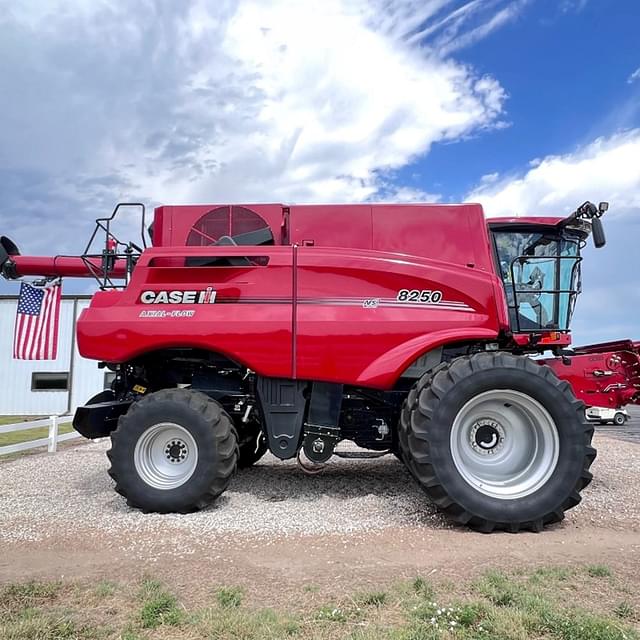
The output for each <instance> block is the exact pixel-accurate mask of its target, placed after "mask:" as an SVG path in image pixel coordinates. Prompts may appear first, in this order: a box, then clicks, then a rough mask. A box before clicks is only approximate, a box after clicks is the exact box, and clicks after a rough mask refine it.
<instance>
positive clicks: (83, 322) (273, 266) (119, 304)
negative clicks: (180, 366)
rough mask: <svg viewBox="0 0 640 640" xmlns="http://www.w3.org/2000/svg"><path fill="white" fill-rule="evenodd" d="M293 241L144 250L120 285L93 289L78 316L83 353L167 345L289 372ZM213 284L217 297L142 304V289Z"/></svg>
mask: <svg viewBox="0 0 640 640" xmlns="http://www.w3.org/2000/svg"><path fill="white" fill-rule="evenodd" d="M292 255H293V248H292V247H211V248H209V247H206V248H198V247H188V248H184V247H182V248H175V249H170V248H163V249H149V250H147V251H145V252H144V254H143V255H142V257H141V258H140V261H139V263H138V265H137V266H136V268H135V270H134V272H133V277H132V279H131V282H130V283H129V286H128V287H127V288H126V289H125V290H124V291H117V292H102V293H97V294H96V295H95V296H94V298H93V300H92V301H91V306H90V307H88V308H87V309H85V310H84V311H83V313H82V314H81V316H80V318H79V320H78V348H79V350H80V353H81V354H82V355H83V356H85V357H86V358H92V359H95V360H104V361H107V362H124V361H127V360H130V359H132V358H134V357H136V356H139V355H141V354H144V353H148V352H151V351H155V350H158V349H165V348H171V347H193V348H202V349H208V350H213V351H216V352H218V353H221V354H223V355H225V356H227V357H229V358H232V359H234V360H237V361H238V362H241V363H243V364H245V365H247V366H249V367H251V368H252V369H253V370H254V371H256V372H257V373H261V374H263V375H269V376H274V377H291V375H292V344H293V338H292V326H293V319H292V304H291V300H292V291H293V290H292V286H293V269H292V261H293V258H292ZM184 256H191V257H198V256H268V257H269V263H268V266H247V267H226V266H216V267H185V266H181V267H178V268H175V267H164V266H154V261H156V259H157V258H163V257H175V258H176V259H180V260H181V261H182V263H184ZM211 285H214V287H215V289H216V291H217V299H216V302H215V304H180V305H155V304H142V303H141V302H140V295H141V292H142V291H145V290H151V291H157V290H193V289H196V290H199V289H206V287H208V286H211ZM153 311H156V312H166V313H168V314H171V313H172V312H174V311H175V312H194V313H193V316H192V317H186V316H184V315H183V316H178V317H172V316H171V315H168V316H165V317H160V316H156V317H153V316H151V317H140V316H141V313H142V312H153Z"/></svg>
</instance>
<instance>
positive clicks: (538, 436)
mask: <svg viewBox="0 0 640 640" xmlns="http://www.w3.org/2000/svg"><path fill="white" fill-rule="evenodd" d="M450 444H451V454H452V456H453V461H454V464H455V466H456V468H457V470H458V472H459V473H460V475H461V476H462V477H463V478H464V479H465V481H466V482H467V483H468V484H470V485H471V486H472V487H474V488H475V489H476V490H478V491H480V492H481V493H483V494H484V495H487V496H491V497H493V498H500V499H503V500H512V499H515V498H522V497H523V496H527V495H529V494H531V493H534V492H535V491H537V490H538V489H539V488H540V487H542V486H543V485H544V484H545V483H546V482H547V480H548V479H549V478H550V477H551V474H552V473H553V471H554V469H555V468H556V465H557V463H558V454H559V450H560V443H559V438H558V429H557V427H556V424H555V422H554V421H553V418H552V417H551V416H550V415H549V412H548V411H547V410H546V409H545V408H544V407H543V406H542V405H541V404H540V403H539V402H538V401H537V400H534V399H533V398H532V397H530V396H528V395H526V394H524V393H521V392H519V391H513V390H511V389H495V390H492V391H486V392H485V393H481V394H479V395H477V396H476V397H475V398H473V399H471V400H469V402H467V403H466V404H465V405H464V407H462V409H460V411H459V412H458V415H457V416H456V418H455V420H454V422H453V426H452V428H451V438H450Z"/></svg>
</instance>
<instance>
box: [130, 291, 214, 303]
mask: <svg viewBox="0 0 640 640" xmlns="http://www.w3.org/2000/svg"><path fill="white" fill-rule="evenodd" d="M215 301H216V292H215V291H214V290H213V288H212V287H207V288H206V289H201V290H200V291H143V292H142V295H141V296H140V302H142V304H213V303H214V302H215Z"/></svg>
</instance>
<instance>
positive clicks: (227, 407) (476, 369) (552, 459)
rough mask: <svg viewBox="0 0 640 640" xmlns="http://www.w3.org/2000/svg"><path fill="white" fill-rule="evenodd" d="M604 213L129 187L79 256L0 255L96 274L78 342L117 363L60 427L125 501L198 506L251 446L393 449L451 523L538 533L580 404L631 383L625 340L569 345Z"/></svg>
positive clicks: (581, 454)
mask: <svg viewBox="0 0 640 640" xmlns="http://www.w3.org/2000/svg"><path fill="white" fill-rule="evenodd" d="M122 206H139V207H140V208H141V211H142V216H141V217H142V239H141V241H140V246H138V245H137V244H135V243H133V242H127V243H123V242H121V241H120V240H119V239H118V238H117V237H116V236H115V235H114V233H113V231H112V227H113V220H114V218H115V216H116V215H117V213H118V211H119V210H120V208H121V207H122ZM606 209H607V205H606V203H602V204H601V205H600V206H599V207H596V206H595V205H593V204H591V203H589V202H586V203H585V204H583V205H582V206H581V207H579V208H578V209H577V210H576V211H575V212H574V213H573V214H571V215H570V216H568V217H566V218H542V217H532V218H504V219H491V220H486V219H485V217H484V214H483V211H482V207H481V206H480V205H477V204H461V205H439V204H435V205H368V204H366V205H323V206H320V205H317V206H316V205H313V206H311V205H309V206H284V205H280V204H265V205H249V206H235V205H215V206H214V205H207V206H164V207H159V208H157V209H156V210H155V216H154V221H153V224H152V225H151V226H150V228H149V229H146V223H145V215H144V207H143V206H142V205H118V207H116V209H115V210H114V212H113V215H112V216H111V217H110V218H108V219H107V218H105V219H99V220H98V221H97V225H96V231H95V232H94V234H93V236H92V237H91V240H90V242H89V244H88V246H87V248H86V250H85V252H84V253H83V254H82V255H80V256H77V257H62V256H57V257H28V256H22V255H20V253H19V251H18V249H17V247H16V245H15V244H14V243H13V242H11V241H10V240H9V239H8V238H6V237H3V238H2V240H1V248H0V269H1V270H2V274H3V275H4V276H5V277H6V278H9V279H17V278H21V277H25V276H38V277H40V278H42V277H44V278H52V279H53V278H59V277H65V276H70V277H95V278H96V279H97V280H98V281H99V283H100V289H101V290H100V291H99V292H97V293H96V294H95V295H94V297H93V299H92V301H91V304H90V306H89V307H88V308H87V309H86V310H85V311H83V312H82V315H81V316H80V318H79V320H78V324H77V342H78V347H79V350H80V353H81V354H82V355H83V356H84V357H86V358H92V359H95V360H98V361H99V362H100V363H101V366H104V367H107V368H109V369H110V370H111V371H114V372H115V373H116V377H115V381H114V383H113V386H112V389H111V390H107V391H105V392H103V393H101V394H99V395H98V396H96V397H95V398H92V399H91V400H89V401H88V403H87V405H86V406H84V407H80V408H78V410H77V412H76V415H75V418H74V426H75V428H76V429H77V430H78V431H79V432H80V433H82V434H83V435H84V436H86V437H87V438H98V437H104V436H110V437H111V442H112V447H111V449H110V450H109V452H108V457H109V460H110V463H111V468H110V471H109V473H110V474H111V477H112V478H113V479H114V481H115V484H116V491H118V492H119V493H120V494H122V495H123V496H125V498H126V499H127V501H128V503H129V504H130V505H131V506H133V507H137V508H140V509H142V510H144V511H157V512H161V513H166V512H189V511H193V510H196V509H200V508H203V507H205V506H207V505H208V504H209V503H210V502H211V501H213V500H214V499H215V498H217V497H218V496H219V495H220V494H221V493H222V492H223V491H224V490H225V489H226V487H227V486H228V484H229V481H230V480H231V477H232V475H233V473H234V471H235V469H236V467H238V466H240V467H247V466H249V465H252V464H253V463H255V462H256V461H257V460H259V459H260V457H261V456H262V455H264V453H265V452H266V451H267V450H269V451H271V452H272V453H273V455H275V456H276V457H278V458H280V459H283V460H286V459H290V458H295V457H297V458H298V460H299V462H300V464H301V465H302V467H303V468H304V469H305V470H306V471H309V472H315V471H316V470H318V469H319V468H321V467H322V465H323V464H324V463H326V462H327V461H328V460H329V459H330V458H331V457H332V455H340V456H343V457H344V456H350V457H356V456H357V457H377V456H380V455H384V454H388V453H393V454H396V455H397V456H398V457H400V458H401V459H402V460H403V461H404V463H405V464H406V466H407V467H408V468H409V470H410V471H411V473H412V474H413V476H414V477H415V479H416V481H417V482H418V483H419V484H420V486H421V487H422V488H423V489H424V490H425V492H426V493H427V494H428V495H429V496H430V497H431V499H432V500H433V501H434V502H435V503H436V504H437V505H438V506H439V507H440V508H441V509H442V510H443V511H444V512H445V513H446V514H447V515H448V516H450V517H451V518H452V519H454V520H455V521H456V522H459V523H463V524H466V525H469V526H471V527H473V528H476V529H479V530H481V531H487V532H488V531H492V530H495V529H505V530H508V531H518V530H521V529H530V530H535V531H539V530H541V529H542V528H543V526H544V525H546V524H549V523H553V522H558V521H559V520H561V519H562V518H563V517H564V512H565V511H566V510H567V509H570V508H571V507H574V506H575V505H576V504H578V503H579V502H580V492H581V491H582V490H583V489H584V487H586V486H587V485H588V484H589V482H590V480H591V477H592V476H591V473H590V472H589V467H590V466H591V463H592V462H593V460H594V458H595V456H596V452H595V449H594V448H593V447H592V446H591V438H592V434H593V424H592V423H590V422H588V421H587V420H586V418H585V403H586V404H587V405H599V406H605V407H620V406H622V405H624V404H625V403H629V402H635V401H636V400H637V398H638V382H639V375H640V374H639V368H638V367H639V364H638V362H639V356H638V344H634V343H632V342H619V343H611V344H605V345H596V346H591V347H583V348H580V349H575V350H573V351H571V350H569V345H570V333H569V325H570V321H571V317H572V314H573V309H574V305H575V302H576V299H577V297H578V294H579V293H580V262H581V260H582V258H581V257H580V251H581V249H582V248H583V247H584V245H585V243H586V240H587V238H588V236H589V235H590V234H592V235H593V239H594V242H595V245H596V247H601V246H603V245H604V243H605V239H604V233H603V228H602V224H601V220H600V218H601V216H602V214H603V213H604V212H605V211H606ZM100 234H103V235H104V239H102V238H100ZM147 234H148V235H149V237H150V238H151V244H152V246H151V247H149V248H147V246H146V245H147V243H146V236H147ZM96 242H100V249H99V250H98V251H92V250H91V249H92V246H93V245H94V244H95V243H96ZM545 352H550V353H551V354H552V355H553V357H552V358H549V359H546V360H535V359H533V358H532V357H530V356H535V355H540V354H544V353H545ZM342 440H350V441H353V442H355V443H356V444H357V445H358V446H359V447H361V448H363V449H364V450H365V451H353V450H351V451H348V450H347V451H345V450H344V448H338V449H336V445H338V443H339V442H341V441H342Z"/></svg>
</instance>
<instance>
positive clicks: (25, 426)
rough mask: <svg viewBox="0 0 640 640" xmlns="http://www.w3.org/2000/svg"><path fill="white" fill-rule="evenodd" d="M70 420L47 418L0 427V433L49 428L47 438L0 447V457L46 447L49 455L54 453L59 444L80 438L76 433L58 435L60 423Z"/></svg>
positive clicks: (64, 417) (59, 417) (67, 418)
mask: <svg viewBox="0 0 640 640" xmlns="http://www.w3.org/2000/svg"><path fill="white" fill-rule="evenodd" d="M71 419H72V416H49V417H48V418H43V419H42V420H33V421H31V422H16V423H15V424H5V425H0V433H14V432H15V431H27V430H29V429H42V427H48V428H49V436H48V437H47V438H38V439H36V440H30V441H29V442H18V443H17V444H8V445H6V446H4V447H0V456H2V455H5V454H7V453H17V452H19V451H26V450H28V449H36V448H38V447H47V450H48V451H49V452H50V453H54V452H55V451H56V450H57V448H58V443H59V442H65V441H66V440H73V439H74V438H80V437H81V436H80V434H79V433H78V432H77V431H71V432H69V433H63V434H62V435H61V434H60V433H58V427H59V425H60V423H62V424H67V423H68V422H69V421H70V420H71Z"/></svg>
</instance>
